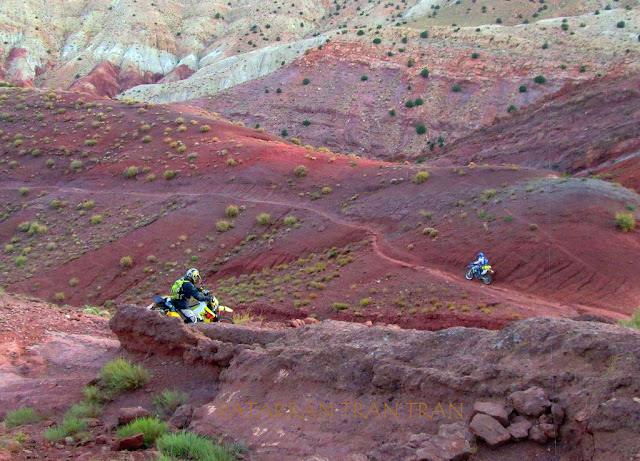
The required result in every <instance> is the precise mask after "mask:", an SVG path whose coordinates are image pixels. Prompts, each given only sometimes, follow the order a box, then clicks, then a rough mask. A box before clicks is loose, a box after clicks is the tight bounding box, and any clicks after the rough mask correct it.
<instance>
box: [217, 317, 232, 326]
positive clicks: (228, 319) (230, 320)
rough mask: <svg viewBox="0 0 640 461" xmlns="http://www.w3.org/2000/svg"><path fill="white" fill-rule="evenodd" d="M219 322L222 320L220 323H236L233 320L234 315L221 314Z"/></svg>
mask: <svg viewBox="0 0 640 461" xmlns="http://www.w3.org/2000/svg"><path fill="white" fill-rule="evenodd" d="M218 322H220V323H230V324H232V325H233V324H234V323H235V322H234V321H233V317H231V316H229V315H221V316H220V317H218Z"/></svg>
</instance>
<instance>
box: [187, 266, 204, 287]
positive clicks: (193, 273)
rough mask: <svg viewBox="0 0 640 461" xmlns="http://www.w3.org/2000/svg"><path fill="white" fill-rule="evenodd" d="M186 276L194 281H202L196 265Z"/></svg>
mask: <svg viewBox="0 0 640 461" xmlns="http://www.w3.org/2000/svg"><path fill="white" fill-rule="evenodd" d="M185 278H187V279H189V280H191V281H192V282H193V283H200V280H201V277H200V272H199V271H198V269H196V268H195V267H192V268H191V269H189V270H188V271H187V273H186V274H185Z"/></svg>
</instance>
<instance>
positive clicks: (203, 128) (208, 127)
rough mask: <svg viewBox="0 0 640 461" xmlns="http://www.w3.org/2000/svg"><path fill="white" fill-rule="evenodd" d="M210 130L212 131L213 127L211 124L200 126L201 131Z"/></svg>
mask: <svg viewBox="0 0 640 461" xmlns="http://www.w3.org/2000/svg"><path fill="white" fill-rule="evenodd" d="M208 131H211V127H210V126H209V125H202V126H201V127H200V133H206V132H208Z"/></svg>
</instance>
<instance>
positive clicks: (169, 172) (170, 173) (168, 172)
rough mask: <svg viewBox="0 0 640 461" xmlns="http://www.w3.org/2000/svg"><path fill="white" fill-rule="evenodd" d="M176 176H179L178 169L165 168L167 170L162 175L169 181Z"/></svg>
mask: <svg viewBox="0 0 640 461" xmlns="http://www.w3.org/2000/svg"><path fill="white" fill-rule="evenodd" d="M176 176H178V172H177V171H176V170H165V172H164V173H162V177H163V178H164V179H166V180H167V181H171V180H172V179H173V178H175V177H176Z"/></svg>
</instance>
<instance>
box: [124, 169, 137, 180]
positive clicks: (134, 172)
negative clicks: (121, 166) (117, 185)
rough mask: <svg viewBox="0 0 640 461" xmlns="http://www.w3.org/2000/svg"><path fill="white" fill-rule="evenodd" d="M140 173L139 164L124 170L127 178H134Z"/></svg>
mask: <svg viewBox="0 0 640 461" xmlns="http://www.w3.org/2000/svg"><path fill="white" fill-rule="evenodd" d="M138 173H140V170H139V169H138V167H137V166H130V167H128V168H126V169H125V170H124V177H125V178H127V179H134V178H135V177H136V176H138Z"/></svg>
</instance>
